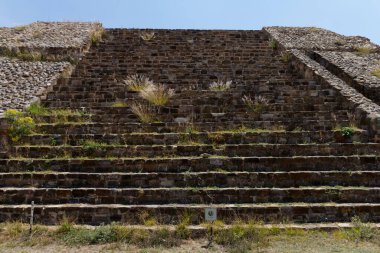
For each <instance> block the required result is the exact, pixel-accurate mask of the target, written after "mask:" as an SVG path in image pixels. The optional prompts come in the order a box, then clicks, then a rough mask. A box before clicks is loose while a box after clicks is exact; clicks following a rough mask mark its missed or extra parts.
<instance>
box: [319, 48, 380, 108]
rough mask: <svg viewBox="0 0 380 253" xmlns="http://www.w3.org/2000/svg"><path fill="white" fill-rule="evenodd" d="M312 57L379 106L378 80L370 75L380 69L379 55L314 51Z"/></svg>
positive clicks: (379, 88)
mask: <svg viewBox="0 0 380 253" xmlns="http://www.w3.org/2000/svg"><path fill="white" fill-rule="evenodd" d="M312 57H313V58H316V60H317V61H318V62H319V63H321V64H322V65H324V66H325V67H326V68H327V69H328V70H330V71H331V72H332V73H333V74H335V75H337V76H338V77H339V78H341V79H342V80H344V81H345V82H347V83H348V84H349V85H351V86H352V87H354V88H355V89H357V90H358V91H359V92H361V93H363V94H364V95H365V96H366V97H368V98H370V99H372V100H374V101H375V102H376V103H377V104H380V78H379V77H376V76H374V75H373V74H372V72H373V71H375V70H378V69H380V54H378V53H372V54H371V53H370V54H358V53H353V52H329V51H316V52H315V53H314V54H313V56H312Z"/></svg>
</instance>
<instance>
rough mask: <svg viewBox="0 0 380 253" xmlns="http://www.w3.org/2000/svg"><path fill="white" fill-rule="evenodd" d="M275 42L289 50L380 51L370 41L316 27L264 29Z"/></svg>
mask: <svg viewBox="0 0 380 253" xmlns="http://www.w3.org/2000/svg"><path fill="white" fill-rule="evenodd" d="M264 30H265V31H267V32H269V33H270V34H271V36H273V38H274V39H275V40H277V41H278V42H279V43H280V44H281V45H283V46H284V47H285V48H287V49H305V50H320V51H326V50H327V51H355V50H356V49H357V48H363V47H365V48H370V49H373V50H376V51H378V50H380V48H379V46H378V45H376V44H374V43H372V42H371V41H370V40H369V39H367V38H365V37H360V36H343V35H340V34H337V33H335V32H332V31H329V30H326V29H322V28H316V27H282V26H273V27H264Z"/></svg>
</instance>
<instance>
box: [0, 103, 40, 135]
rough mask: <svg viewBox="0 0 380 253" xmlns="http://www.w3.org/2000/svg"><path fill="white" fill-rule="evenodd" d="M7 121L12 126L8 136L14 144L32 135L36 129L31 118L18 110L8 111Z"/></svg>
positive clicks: (6, 114) (6, 113)
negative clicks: (25, 136)
mask: <svg viewBox="0 0 380 253" xmlns="http://www.w3.org/2000/svg"><path fill="white" fill-rule="evenodd" d="M5 119H6V120H7V122H8V124H9V125H10V126H9V130H8V135H9V137H10V139H11V140H12V141H13V142H18V141H19V140H20V139H21V138H22V137H23V136H24V135H27V134H30V133H32V132H33V130H34V129H35V127H36V125H35V122H34V120H33V119H32V118H31V117H29V116H27V115H25V114H24V113H23V112H20V111H17V110H13V109H9V110H7V111H6V112H5Z"/></svg>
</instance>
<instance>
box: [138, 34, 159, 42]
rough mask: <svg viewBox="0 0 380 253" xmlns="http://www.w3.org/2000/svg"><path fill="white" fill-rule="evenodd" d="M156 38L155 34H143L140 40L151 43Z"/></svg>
mask: <svg viewBox="0 0 380 253" xmlns="http://www.w3.org/2000/svg"><path fill="white" fill-rule="evenodd" d="M155 37H156V34H155V33H154V32H141V33H140V38H141V39H142V40H144V41H150V40H153V39H154V38H155Z"/></svg>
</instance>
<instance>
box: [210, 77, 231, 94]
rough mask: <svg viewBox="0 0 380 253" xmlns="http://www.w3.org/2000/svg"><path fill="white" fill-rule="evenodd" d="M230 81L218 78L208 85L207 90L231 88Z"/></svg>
mask: <svg viewBox="0 0 380 253" xmlns="http://www.w3.org/2000/svg"><path fill="white" fill-rule="evenodd" d="M231 84H232V81H222V80H220V79H219V80H218V81H216V82H212V83H211V84H210V85H209V90H212V91H227V90H229V89H230V88H231Z"/></svg>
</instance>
